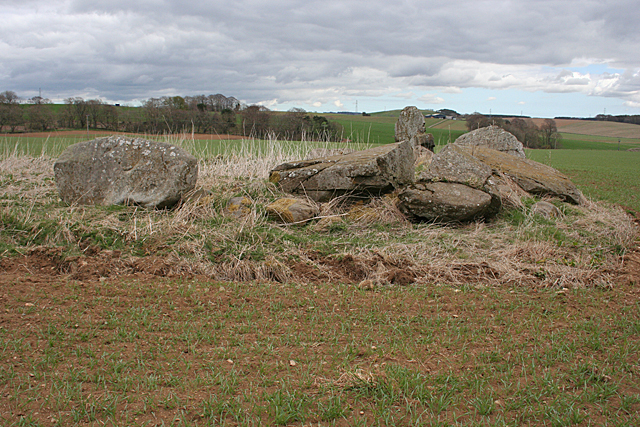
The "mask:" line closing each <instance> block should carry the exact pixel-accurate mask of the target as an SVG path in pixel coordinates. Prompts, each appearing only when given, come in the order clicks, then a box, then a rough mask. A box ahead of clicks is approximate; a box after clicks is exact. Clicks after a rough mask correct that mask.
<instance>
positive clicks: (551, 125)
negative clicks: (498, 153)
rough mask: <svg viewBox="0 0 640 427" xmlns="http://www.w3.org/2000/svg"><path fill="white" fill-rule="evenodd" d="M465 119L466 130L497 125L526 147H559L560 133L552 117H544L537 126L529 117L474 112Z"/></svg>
mask: <svg viewBox="0 0 640 427" xmlns="http://www.w3.org/2000/svg"><path fill="white" fill-rule="evenodd" d="M466 120H467V130H468V131H472V130H476V129H479V128H483V127H487V126H492V125H493V126H498V127H500V128H502V129H504V130H506V131H507V132H509V133H511V134H513V135H514V136H515V137H516V138H518V141H520V142H522V145H524V146H525V147H527V148H560V143H561V142H562V135H560V133H559V132H558V126H557V124H556V121H555V120H553V119H544V121H543V122H542V124H541V125H540V126H537V125H536V124H535V123H534V122H533V120H531V119H530V118H526V119H524V118H513V119H503V118H501V117H487V116H485V115H482V114H480V113H474V114H471V115H469V116H467V118H466Z"/></svg>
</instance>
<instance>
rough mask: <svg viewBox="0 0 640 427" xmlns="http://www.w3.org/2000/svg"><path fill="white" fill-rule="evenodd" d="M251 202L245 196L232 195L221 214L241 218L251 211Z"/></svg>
mask: <svg viewBox="0 0 640 427" xmlns="http://www.w3.org/2000/svg"><path fill="white" fill-rule="evenodd" d="M252 204H253V202H252V201H251V199H250V198H248V197H247V196H239V197H232V198H231V199H230V200H229V203H227V206H226V207H225V208H224V210H223V211H222V214H223V215H224V216H227V217H233V218H242V217H245V216H247V215H249V214H250V213H251V205H252Z"/></svg>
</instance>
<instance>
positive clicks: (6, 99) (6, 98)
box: [0, 90, 20, 104]
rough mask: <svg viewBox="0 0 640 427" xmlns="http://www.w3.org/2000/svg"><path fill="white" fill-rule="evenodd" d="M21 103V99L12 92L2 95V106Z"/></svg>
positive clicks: (0, 96)
mask: <svg viewBox="0 0 640 427" xmlns="http://www.w3.org/2000/svg"><path fill="white" fill-rule="evenodd" d="M19 101H20V97H18V95H17V94H16V93H15V92H14V91H12V90H5V91H4V92H2V93H0V104H19Z"/></svg>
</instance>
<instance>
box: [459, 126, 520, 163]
mask: <svg viewBox="0 0 640 427" xmlns="http://www.w3.org/2000/svg"><path fill="white" fill-rule="evenodd" d="M454 144H456V145H459V146H462V147H474V146H483V147H487V148H491V149H492V150H496V151H501V152H503V153H507V154H511V155H512V156H516V157H520V158H522V159H524V158H525V157H526V156H525V154H524V147H523V145H522V143H521V142H520V141H518V138H516V137H515V136H514V135H513V134H511V133H509V132H507V131H506V130H504V129H502V128H499V127H498V126H487V127H484V128H480V129H476V130H474V131H471V132H468V133H465V134H463V135H461V136H460V137H458V139H456V140H455V142H454Z"/></svg>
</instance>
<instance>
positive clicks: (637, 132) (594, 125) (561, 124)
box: [556, 119, 640, 140]
mask: <svg viewBox="0 0 640 427" xmlns="http://www.w3.org/2000/svg"><path fill="white" fill-rule="evenodd" d="M556 123H557V124H558V131H560V132H563V133H573V134H579V135H595V136H605V137H610V138H626V139H636V140H640V126H638V125H634V124H630V123H616V122H604V121H590V120H563V119H558V120H556Z"/></svg>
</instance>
